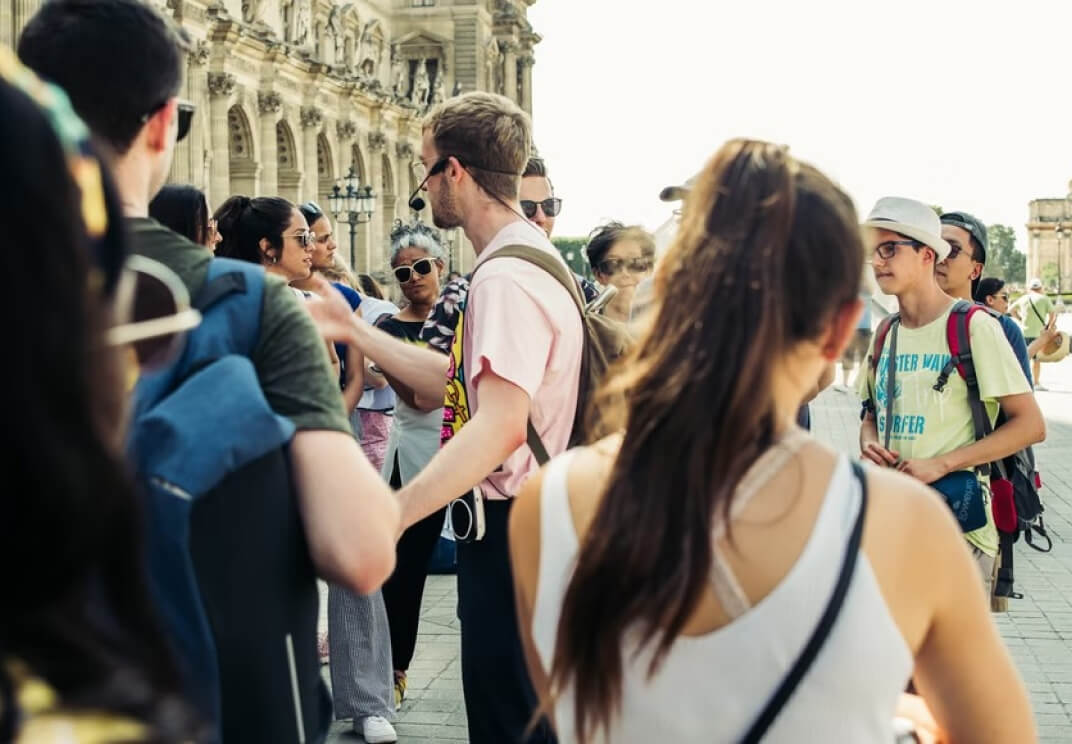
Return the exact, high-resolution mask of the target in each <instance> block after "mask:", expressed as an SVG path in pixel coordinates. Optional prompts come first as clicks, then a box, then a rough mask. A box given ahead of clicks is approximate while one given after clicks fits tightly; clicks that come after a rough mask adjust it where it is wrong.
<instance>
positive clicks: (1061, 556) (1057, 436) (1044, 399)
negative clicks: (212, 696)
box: [325, 315, 1072, 744]
mask: <svg viewBox="0 0 1072 744" xmlns="http://www.w3.org/2000/svg"><path fill="white" fill-rule="evenodd" d="M1062 320H1064V321H1072V317H1070V316H1068V315H1066V316H1064V317H1063V318H1062ZM1063 325H1064V324H1062V326H1063ZM1042 377H1043V382H1044V383H1045V385H1046V386H1047V388H1048V389H1049V391H1048V392H1041V393H1039V394H1038V400H1039V404H1040V406H1041V407H1042V410H1043V413H1044V414H1045V415H1046V419H1047V424H1048V431H1049V433H1048V438H1047V440H1046V442H1045V443H1044V444H1043V445H1042V446H1040V447H1039V448H1038V449H1037V455H1038V460H1039V466H1040V467H1039V469H1040V471H1041V472H1042V474H1043V479H1044V489H1043V501H1044V503H1045V506H1046V524H1047V526H1048V527H1049V529H1050V533H1051V534H1052V535H1053V536H1054V538H1055V540H1054V542H1055V545H1054V549H1053V552H1052V553H1049V554H1041V553H1035V552H1034V551H1032V550H1030V549H1026V548H1021V547H1020V545H1018V546H1017V554H1016V585H1017V590H1018V591H1020V592H1022V593H1023V594H1024V598H1023V599H1020V600H1010V603H1009V612H1008V613H1007V614H1003V615H995V616H994V617H995V620H996V622H997V624H998V628H999V629H1000V631H1001V635H1002V637H1003V638H1004V639H1005V642H1006V643H1007V644H1008V647H1009V649H1010V651H1011V652H1012V655H1013V657H1014V658H1015V660H1016V664H1017V666H1018V667H1019V669H1020V672H1021V673H1022V674H1023V676H1024V679H1025V680H1026V682H1027V686H1028V688H1029V690H1030V692H1031V700H1032V703H1033V705H1034V710H1035V715H1036V719H1037V721H1038V725H1039V732H1040V737H1041V741H1042V742H1046V743H1047V744H1057V743H1058V742H1061V743H1063V744H1068V742H1072V360H1065V361H1064V362H1062V363H1060V364H1058V365H1045V366H1044V367H1043V372H1042ZM858 410H859V409H858V407H857V405H856V403H855V397H854V396H853V395H850V394H849V393H847V392H842V391H840V390H838V389H834V388H832V389H830V390H828V391H826V392H825V393H823V394H822V395H821V396H820V397H819V398H818V399H817V400H816V401H815V403H814V404H813V409H812V421H813V427H814V431H815V434H816V435H817V436H818V437H820V438H821V439H823V440H825V441H827V442H829V443H830V444H832V445H833V446H835V447H837V448H838V449H841V450H844V451H848V452H856V451H857V446H856V440H857V433H858V426H859V418H858V417H857V412H858ZM454 605H455V588H454V577H453V576H433V577H430V578H429V582H428V588H427V590H426V591H425V595H424V607H423V610H422V618H421V626H420V637H419V640H418V644H417V652H416V657H415V660H414V662H413V667H412V669H411V670H410V680H409V692H408V696H407V698H406V702H405V704H404V705H403V707H402V711H401V712H400V713H399V717H398V723H397V724H396V728H397V730H398V735H399V741H400V742H404V743H405V744H433V742H455V741H466V740H467V737H466V728H465V706H464V704H463V703H462V692H461V667H460V660H459V656H458V654H459V640H458V627H459V624H458V620H457V618H456V617H455V615H454ZM325 670H326V667H325ZM329 741H330V742H336V743H339V744H341V743H343V742H360V741H363V740H362V739H361V737H360V736H357V735H355V734H353V733H351V728H350V723H349V722H348V721H346V722H342V721H340V722H336V724H335V726H334V727H333V729H332V735H331V737H329Z"/></svg>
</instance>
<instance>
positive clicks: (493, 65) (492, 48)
mask: <svg viewBox="0 0 1072 744" xmlns="http://www.w3.org/2000/svg"><path fill="white" fill-rule="evenodd" d="M502 59H503V55H502V53H501V52H500V51H499V42H498V41H496V40H495V39H491V40H490V41H488V44H487V46H485V47H484V72H485V74H486V81H487V83H486V84H487V88H488V90H491V91H496V92H498V90H499V88H500V87H501V86H502V80H501V76H500V74H499V71H500V68H501V61H502Z"/></svg>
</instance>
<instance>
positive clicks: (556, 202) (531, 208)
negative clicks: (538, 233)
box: [521, 196, 562, 220]
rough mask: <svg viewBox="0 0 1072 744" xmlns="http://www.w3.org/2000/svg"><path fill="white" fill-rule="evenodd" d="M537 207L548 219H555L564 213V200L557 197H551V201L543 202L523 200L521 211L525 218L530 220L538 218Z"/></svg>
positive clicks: (545, 200)
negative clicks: (560, 213)
mask: <svg viewBox="0 0 1072 744" xmlns="http://www.w3.org/2000/svg"><path fill="white" fill-rule="evenodd" d="M536 207H539V208H540V209H542V210H543V213H544V214H545V215H547V216H548V217H554V216H556V215H557V214H558V213H559V212H561V211H562V200H561V199H559V198H557V197H554V196H553V197H551V198H550V199H544V200H543V201H532V200H531V199H522V200H521V211H522V212H524V213H525V216H526V217H528V218H529V219H530V220H531V219H532V218H533V217H535V216H536Z"/></svg>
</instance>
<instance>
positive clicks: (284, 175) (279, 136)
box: [275, 119, 301, 204]
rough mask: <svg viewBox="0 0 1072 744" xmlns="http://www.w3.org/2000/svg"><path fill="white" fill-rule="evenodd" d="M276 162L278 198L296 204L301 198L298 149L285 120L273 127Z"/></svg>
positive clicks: (292, 133)
mask: <svg viewBox="0 0 1072 744" xmlns="http://www.w3.org/2000/svg"><path fill="white" fill-rule="evenodd" d="M275 146H276V160H277V163H278V167H279V196H281V197H283V198H284V199H287V200H289V201H292V202H294V203H295V204H297V203H298V202H299V201H300V199H301V196H300V194H299V191H300V189H301V171H300V170H298V148H297V147H296V146H295V144H294V132H293V130H292V129H291V128H290V124H288V123H287V120H286V119H280V120H279V121H278V122H277V123H276V125H275Z"/></svg>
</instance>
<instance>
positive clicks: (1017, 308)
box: [1009, 278, 1057, 390]
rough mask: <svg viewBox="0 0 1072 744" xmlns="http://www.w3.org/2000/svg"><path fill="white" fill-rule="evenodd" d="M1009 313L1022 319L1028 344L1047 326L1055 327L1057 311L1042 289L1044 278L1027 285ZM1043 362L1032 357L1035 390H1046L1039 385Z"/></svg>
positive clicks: (1021, 322)
mask: <svg viewBox="0 0 1072 744" xmlns="http://www.w3.org/2000/svg"><path fill="white" fill-rule="evenodd" d="M1009 314H1010V315H1012V317H1014V318H1016V319H1017V320H1018V321H1020V326H1021V328H1022V329H1023V331H1024V340H1025V341H1027V345H1028V346H1030V345H1031V343H1032V342H1033V341H1034V340H1035V339H1037V338H1038V337H1039V336H1041V335H1042V332H1043V331H1044V330H1045V329H1047V328H1053V327H1054V323H1055V322H1056V320H1057V312H1056V310H1055V308H1054V306H1053V300H1051V299H1050V298H1049V296H1048V295H1047V294H1046V293H1045V292H1043V291H1042V280H1041V279H1038V278H1035V279H1032V280H1031V281H1030V283H1028V285H1027V294H1025V295H1024V296H1023V297H1021V298H1020V299H1018V300H1017V301H1016V302H1014V303H1013V304H1012V307H1010V308H1009ZM1041 366H1042V365H1041V364H1040V363H1039V360H1038V358H1037V357H1032V359H1031V373H1032V376H1033V377H1032V379H1034V380H1035V390H1045V389H1046V388H1044V387H1042V386H1041V385H1039V372H1040V371H1041V369H1040V368H1041Z"/></svg>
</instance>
